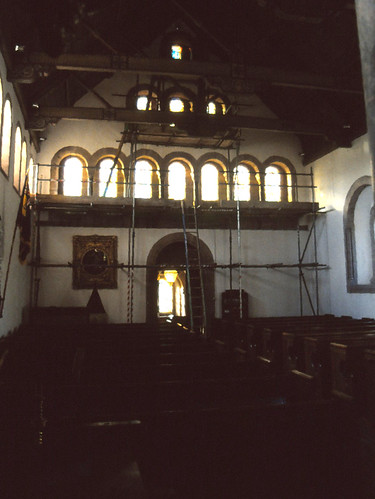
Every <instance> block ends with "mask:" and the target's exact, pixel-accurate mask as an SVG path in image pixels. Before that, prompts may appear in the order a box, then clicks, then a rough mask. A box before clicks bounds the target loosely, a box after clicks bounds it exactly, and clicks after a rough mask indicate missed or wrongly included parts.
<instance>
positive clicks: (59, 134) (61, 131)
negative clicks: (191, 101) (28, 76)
mask: <svg viewBox="0 0 375 499" xmlns="http://www.w3.org/2000/svg"><path fill="white" fill-rule="evenodd" d="M139 83H140V84H141V83H149V82H148V80H146V79H145V80H144V81H142V79H140V81H139ZM136 84H137V80H136V78H135V77H134V76H133V75H129V76H126V75H123V74H121V73H118V74H114V75H113V76H111V77H110V78H106V79H104V80H103V81H102V82H101V83H100V84H99V85H97V87H95V91H96V92H97V93H98V94H100V95H101V96H102V97H104V98H105V99H106V100H107V101H108V102H109V103H110V104H111V105H112V106H114V107H124V106H125V95H126V94H127V92H128V91H129V89H131V88H132V87H134V86H135V85H136ZM116 94H122V95H124V97H119V96H117V95H116ZM229 97H230V96H229ZM232 97H233V100H235V101H238V99H239V97H238V96H232ZM245 101H246V104H247V106H246V107H244V108H240V111H239V113H240V114H244V115H250V116H251V115H256V116H260V117H265V118H274V117H275V115H274V114H273V113H271V111H270V110H269V109H268V108H266V106H264V104H263V103H262V102H261V101H260V99H259V98H258V97H256V96H255V95H252V96H250V101H249V98H246V99H245ZM75 106H76V107H91V106H92V107H96V108H103V107H104V104H103V103H102V102H101V101H100V100H98V98H97V97H96V96H95V95H93V94H90V93H88V94H86V95H85V96H84V97H82V98H81V99H80V100H79V101H78V102H77V103H76V104H75ZM123 129H124V125H123V124H122V123H118V122H110V121H91V120H85V121H79V120H60V121H59V122H58V123H57V124H56V125H49V126H48V127H47V129H46V134H45V135H46V138H47V140H46V141H45V142H43V143H42V145H41V152H40V154H39V155H38V163H40V164H41V165H43V164H45V165H50V164H51V160H52V158H53V156H54V155H55V154H56V152H57V151H59V150H60V149H62V148H63V147H67V146H80V147H83V148H84V149H86V150H87V151H88V152H89V153H90V154H93V153H94V152H96V151H97V150H99V149H101V148H103V147H112V148H115V149H117V147H118V141H119V140H120V138H121V135H122V131H123ZM138 147H142V148H147V149H152V150H153V151H155V152H156V153H158V154H159V155H160V156H161V157H164V156H166V155H167V154H169V153H171V152H172V149H171V148H170V147H165V146H147V145H142V144H139V146H138ZM176 150H178V151H182V152H186V153H188V154H191V155H192V156H193V157H195V158H199V157H200V156H202V155H203V154H205V153H208V152H210V149H193V148H191V147H188V148H183V147H178V148H176ZM122 152H123V153H124V154H125V155H126V156H129V155H130V144H124V146H123V149H122ZM212 152H221V153H222V154H223V155H224V157H225V158H226V157H227V152H226V151H220V150H217V149H212ZM238 152H239V153H240V154H250V155H252V156H254V157H255V158H256V159H258V160H259V161H260V162H264V161H266V160H267V159H268V158H270V157H271V156H281V157H284V158H286V159H288V160H289V161H290V162H291V163H292V164H293V166H294V168H295V169H296V171H297V172H299V173H303V174H305V173H308V171H306V169H305V167H303V165H302V157H301V152H302V149H301V144H300V141H299V139H298V137H296V136H295V135H293V134H286V133H273V132H263V131H258V130H244V131H243V133H242V136H241V143H240V149H239V151H238ZM236 153H237V151H236V152H235V151H232V152H231V155H230V159H233V158H234V157H235V155H236ZM39 173H40V175H42V176H43V178H50V169H49V168H48V167H43V166H40V168H39ZM309 182H310V180H309V178H308V177H304V176H302V177H300V178H299V179H298V184H300V185H309ZM44 185H45V188H44V190H43V193H47V192H48V185H47V183H45V184H44ZM299 200H300V201H310V200H311V193H310V190H309V189H303V190H300V199H299Z"/></svg>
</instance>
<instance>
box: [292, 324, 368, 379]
mask: <svg viewBox="0 0 375 499" xmlns="http://www.w3.org/2000/svg"><path fill="white" fill-rule="evenodd" d="M346 332H349V333H351V332H353V333H354V332H358V334H361V333H371V332H375V325H373V324H362V323H352V324H347V325H340V326H335V325H333V326H331V327H330V328H315V329H309V328H308V329H302V330H295V331H291V332H283V333H282V366H283V368H284V369H285V370H292V369H298V370H301V371H303V370H304V369H305V348H304V339H305V338H306V337H308V336H311V337H313V336H314V337H315V336H316V337H320V336H324V335H327V334H341V333H342V334H345V333H346Z"/></svg>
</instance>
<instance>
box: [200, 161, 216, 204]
mask: <svg viewBox="0 0 375 499" xmlns="http://www.w3.org/2000/svg"><path fill="white" fill-rule="evenodd" d="M201 186H202V201H218V199H219V172H218V170H217V168H216V166H215V165H214V164H212V163H206V164H205V165H203V167H202V171H201Z"/></svg>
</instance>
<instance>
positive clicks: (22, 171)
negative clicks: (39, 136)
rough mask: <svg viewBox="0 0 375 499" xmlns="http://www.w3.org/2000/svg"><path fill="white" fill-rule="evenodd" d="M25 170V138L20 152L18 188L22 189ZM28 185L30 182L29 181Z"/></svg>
mask: <svg viewBox="0 0 375 499" xmlns="http://www.w3.org/2000/svg"><path fill="white" fill-rule="evenodd" d="M26 170H27V144H26V140H24V141H23V142H22V152H21V175H20V189H23V185H24V183H25V178H26ZM29 186H30V182H29Z"/></svg>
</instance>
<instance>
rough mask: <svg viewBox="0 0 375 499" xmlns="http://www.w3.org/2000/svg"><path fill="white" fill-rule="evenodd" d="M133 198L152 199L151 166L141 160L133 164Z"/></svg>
mask: <svg viewBox="0 0 375 499" xmlns="http://www.w3.org/2000/svg"><path fill="white" fill-rule="evenodd" d="M134 197H136V198H141V199H151V198H152V164H151V163H150V162H149V161H147V160H145V159H141V160H138V161H136V163H135V172H134Z"/></svg>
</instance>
